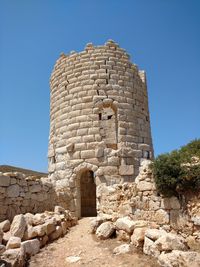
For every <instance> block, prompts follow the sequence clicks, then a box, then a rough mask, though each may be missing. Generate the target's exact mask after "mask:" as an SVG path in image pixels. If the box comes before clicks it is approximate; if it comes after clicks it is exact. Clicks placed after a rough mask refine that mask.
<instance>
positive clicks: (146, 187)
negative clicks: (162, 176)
mask: <svg viewBox="0 0 200 267" xmlns="http://www.w3.org/2000/svg"><path fill="white" fill-rule="evenodd" d="M137 188H138V190H140V191H151V190H152V189H153V184H152V183H151V182H146V181H141V182H139V183H138V184H137Z"/></svg>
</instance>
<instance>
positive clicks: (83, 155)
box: [81, 150, 95, 159]
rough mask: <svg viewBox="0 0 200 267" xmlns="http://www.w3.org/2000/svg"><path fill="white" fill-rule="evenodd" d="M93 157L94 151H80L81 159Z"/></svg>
mask: <svg viewBox="0 0 200 267" xmlns="http://www.w3.org/2000/svg"><path fill="white" fill-rule="evenodd" d="M94 157H95V151H94V150H85V151H81V158H82V159H90V158H94Z"/></svg>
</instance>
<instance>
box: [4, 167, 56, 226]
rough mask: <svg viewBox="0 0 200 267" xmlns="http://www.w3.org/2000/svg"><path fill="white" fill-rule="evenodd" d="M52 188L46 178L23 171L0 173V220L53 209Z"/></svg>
mask: <svg viewBox="0 0 200 267" xmlns="http://www.w3.org/2000/svg"><path fill="white" fill-rule="evenodd" d="M54 199H55V196H54V189H53V185H52V183H51V181H50V180H49V179H48V178H47V177H44V178H36V177H34V176H26V175H25V174H23V173H18V172H9V173H0V221H3V220H5V219H9V220H12V219H13V217H14V216H15V215H16V214H20V213H23V214H25V213H27V212H31V213H36V212H43V211H45V210H49V211H50V210H53V208H54V204H55V201H54Z"/></svg>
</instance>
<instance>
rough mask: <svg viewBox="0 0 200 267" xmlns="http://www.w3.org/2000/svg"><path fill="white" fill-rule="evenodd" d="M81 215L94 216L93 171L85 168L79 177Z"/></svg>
mask: <svg viewBox="0 0 200 267" xmlns="http://www.w3.org/2000/svg"><path fill="white" fill-rule="evenodd" d="M80 192H81V217H90V216H96V215H97V211H96V184H95V182H94V173H93V171H90V170H85V171H84V172H83V173H82V174H81V177H80Z"/></svg>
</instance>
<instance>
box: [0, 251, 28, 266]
mask: <svg viewBox="0 0 200 267" xmlns="http://www.w3.org/2000/svg"><path fill="white" fill-rule="evenodd" d="M1 259H2V260H5V261H6V263H7V264H10V265H6V266H13V267H24V266H25V254H24V250H23V248H22V247H20V248H14V249H7V250H6V251H5V252H4V253H3V255H2V257H1Z"/></svg>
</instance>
